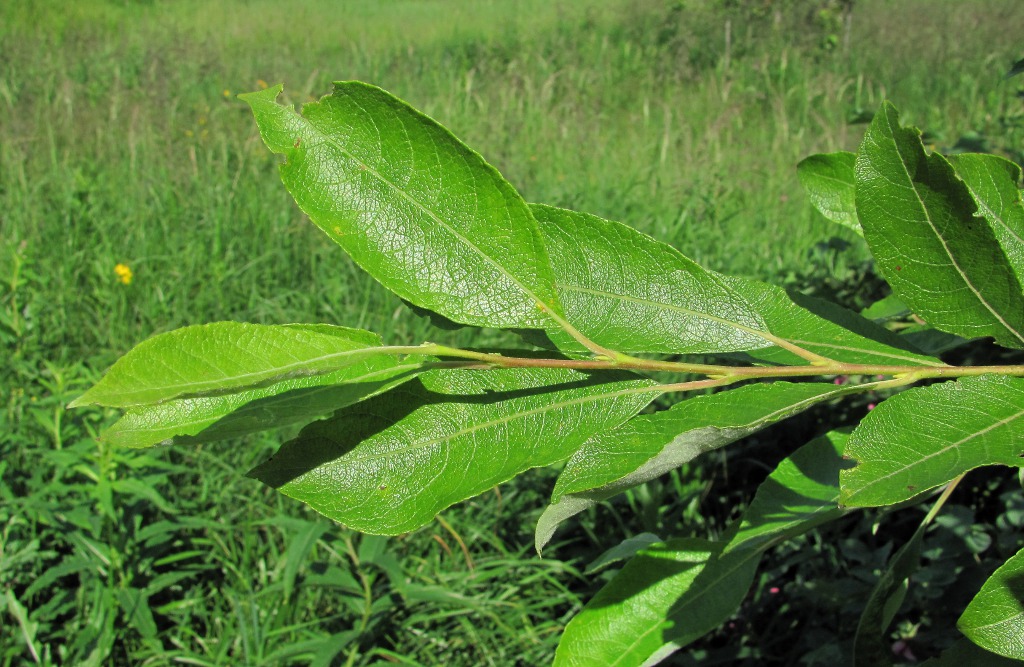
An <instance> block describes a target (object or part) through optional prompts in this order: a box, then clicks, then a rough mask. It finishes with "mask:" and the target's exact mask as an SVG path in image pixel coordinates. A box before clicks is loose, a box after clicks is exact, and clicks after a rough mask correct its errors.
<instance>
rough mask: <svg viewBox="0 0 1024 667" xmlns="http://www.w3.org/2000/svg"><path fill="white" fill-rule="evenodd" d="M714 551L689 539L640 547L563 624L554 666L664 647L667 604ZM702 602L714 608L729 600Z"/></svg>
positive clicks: (606, 660) (628, 661) (618, 662)
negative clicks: (576, 612)
mask: <svg viewBox="0 0 1024 667" xmlns="http://www.w3.org/2000/svg"><path fill="white" fill-rule="evenodd" d="M720 549H721V545H720V544H716V543H713V542H708V541H707V540H698V539H693V538H690V539H677V540H670V541H669V542H667V543H666V544H664V545H659V546H654V547H651V548H649V549H645V550H643V551H641V552H640V553H639V554H637V555H636V556H634V557H633V558H632V559H630V561H629V562H628V563H626V565H625V567H623V568H622V570H621V571H619V573H618V574H617V575H616V576H615V578H614V579H612V580H611V581H610V582H609V583H608V584H607V585H606V586H604V588H602V589H601V590H600V591H599V592H598V593H597V595H595V596H594V597H593V598H592V599H591V600H590V602H588V603H587V605H586V606H585V607H584V608H583V610H582V611H580V613H579V614H577V615H576V616H575V617H574V618H573V619H572V620H571V621H570V622H569V624H568V625H567V626H566V628H565V632H563V633H562V639H561V641H560V642H559V644H558V650H557V651H556V653H555V661H554V667H577V666H578V667H590V666H591V665H602V666H606V667H627V666H628V665H642V664H644V663H645V661H647V659H648V658H650V657H651V656H652V655H653V654H654V653H655V652H656V651H657V650H658V649H660V648H661V647H662V646H663V645H664V640H663V639H662V632H664V631H665V630H666V629H668V627H669V626H670V624H671V623H672V621H670V620H669V614H670V612H671V609H672V605H673V604H674V603H675V601H676V600H678V599H679V596H680V595H682V594H683V593H684V592H685V591H686V590H687V589H688V588H689V587H690V585H691V584H692V583H693V581H694V579H696V578H697V575H698V574H700V572H701V570H703V569H704V567H705V565H706V564H707V562H708V560H709V559H710V558H712V557H713V556H714V555H715V554H716V553H717V552H718V551H719V550H720ZM751 574H752V573H751ZM747 585H748V586H749V582H748V584H747ZM743 592H744V593H745V592H746V589H745V588H744V591H743ZM708 602H709V603H710V605H713V606H716V607H717V606H718V605H720V604H722V603H725V606H731V604H730V603H731V602H732V601H731V600H724V599H722V598H719V599H711V600H708ZM708 611H709V612H711V611H712V610H711V609H709V610H708ZM712 627H714V626H712Z"/></svg>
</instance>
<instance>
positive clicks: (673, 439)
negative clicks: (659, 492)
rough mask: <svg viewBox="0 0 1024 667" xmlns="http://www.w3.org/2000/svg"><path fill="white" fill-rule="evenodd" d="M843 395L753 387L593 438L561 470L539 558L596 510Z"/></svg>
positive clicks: (822, 387) (804, 386) (805, 386)
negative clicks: (567, 524) (572, 521)
mask: <svg viewBox="0 0 1024 667" xmlns="http://www.w3.org/2000/svg"><path fill="white" fill-rule="evenodd" d="M849 391H851V389H849V388H845V387H837V386H835V385H831V384H823V383H800V384H793V383H788V382H773V383H770V384H752V385H747V386H744V387H739V388H737V389H732V390H729V391H723V392H718V393H716V394H710V395H707V396H697V397H694V398H690V399H687V400H685V401H682V402H681V403H677V404H676V405H674V406H672V408H670V409H669V410H664V411H661V412H655V413H652V414H644V415H638V416H636V417H634V418H633V419H630V420H629V421H628V422H626V423H625V424H623V425H622V426H620V427H619V428H617V429H614V430H608V431H603V432H598V433H596V434H595V435H594V437H593V438H591V439H590V440H589V441H588V442H587V443H586V444H585V445H583V447H581V448H580V450H579V451H578V452H576V453H575V454H574V455H573V456H572V458H570V459H569V462H568V463H567V464H566V466H565V468H564V469H563V470H562V473H561V475H560V476H559V478H558V482H556V484H555V489H554V491H553V493H552V498H551V504H550V505H549V506H548V507H547V508H546V509H545V510H544V513H543V514H542V515H541V517H540V519H539V520H538V522H537V528H536V532H535V535H534V540H535V545H536V547H537V551H538V552H539V551H541V550H542V549H543V548H544V546H545V545H546V544H547V543H548V542H549V541H550V540H551V537H552V535H554V532H555V530H556V529H557V528H558V526H559V525H560V524H561V523H563V522H564V521H566V520H567V519H569V518H571V517H573V516H575V515H576V514H579V513H580V512H582V511H584V510H586V509H588V508H590V507H593V506H594V505H596V504H597V503H599V502H601V501H603V500H606V499H608V498H610V497H612V496H614V495H616V494H619V493H622V492H623V491H625V490H626V489H629V488H632V487H634V486H636V485H637V484H641V483H643V482H646V481H648V480H651V479H654V478H655V477H658V476H659V475H662V474H664V473H666V472H668V471H669V470H672V469H674V468H678V467H679V466H681V465H683V464H684V463H687V462H689V461H692V460H693V459H695V458H696V457H698V456H700V455H701V454H703V453H704V452H707V451H711V450H714V449H718V448H719V447H724V446H725V445H727V444H729V443H731V442H735V441H737V440H739V439H741V438H744V437H746V436H748V435H750V434H752V433H755V432H757V431H759V430H761V429H762V428H765V427H766V426H769V425H771V424H774V423H775V422H777V421H780V420H782V419H785V418H786V417H789V416H791V415H794V414H797V413H799V412H801V411H803V410H806V409H807V408H809V407H811V406H812V405H815V404H816V403H819V402H821V401H824V400H827V399H829V398H832V397H835V396H840V395H842V394H844V393H847V392H849Z"/></svg>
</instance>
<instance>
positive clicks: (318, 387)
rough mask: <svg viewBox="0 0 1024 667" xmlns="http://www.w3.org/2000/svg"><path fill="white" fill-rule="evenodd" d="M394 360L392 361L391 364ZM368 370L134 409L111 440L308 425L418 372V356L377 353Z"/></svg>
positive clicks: (177, 439)
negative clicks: (402, 356)
mask: <svg viewBox="0 0 1024 667" xmlns="http://www.w3.org/2000/svg"><path fill="white" fill-rule="evenodd" d="M389 362H393V363H389ZM364 363H365V365H366V366H368V368H366V372H365V373H363V374H361V375H357V374H354V373H353V369H352V368H344V369H342V370H340V371H334V372H333V373H325V374H323V375H311V376H307V377H300V378H293V379H290V380H285V381H283V382H278V383H276V384H273V385H271V386H269V387H261V388H259V389H249V390H247V391H241V392H238V393H235V394H226V395H224V396H199V397H195V398H182V399H177V400H173V401H166V402H164V403H158V404H156V405H144V406H139V407H135V408H129V409H128V411H127V412H126V413H125V414H124V416H123V417H121V419H119V420H118V421H117V422H115V423H114V424H113V425H112V426H110V427H109V428H107V429H106V430H105V431H103V434H102V438H103V440H105V441H106V442H109V443H112V444H115V445H121V446H125V447H150V446H152V445H157V444H160V445H171V444H198V443H203V442H214V441H217V440H225V439H228V438H238V437H241V436H244V435H248V434H250V433H257V432H260V431H265V430H267V429H271V428H278V427H281V426H287V425H290V424H298V423H305V422H308V421H311V420H313V419H316V418H319V417H323V416H326V415H329V414H331V413H332V412H334V411H335V410H338V409H340V408H343V407H345V406H346V405H351V404H352V403H356V402H357V401H360V400H363V399H364V398H367V397H369V396H373V395H375V394H379V393H381V392H383V391H387V390H388V389H390V388H391V387H394V386H396V385H397V384H400V383H402V382H405V381H406V380H408V379H410V378H412V377H414V376H415V374H416V373H417V372H419V371H420V370H421V369H422V367H423V363H422V361H420V360H419V358H411V357H410V358H407V359H405V360H404V361H402V362H398V361H397V360H396V359H395V358H394V357H391V358H388V357H374V358H372V359H367V360H366V362H364Z"/></svg>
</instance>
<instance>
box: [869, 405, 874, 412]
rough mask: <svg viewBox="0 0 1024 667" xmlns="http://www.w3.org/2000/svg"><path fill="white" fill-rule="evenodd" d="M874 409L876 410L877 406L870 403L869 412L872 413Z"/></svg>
mask: <svg viewBox="0 0 1024 667" xmlns="http://www.w3.org/2000/svg"><path fill="white" fill-rule="evenodd" d="M874 409H875V404H874V403H868V411H869V412H870V411H871V410H874Z"/></svg>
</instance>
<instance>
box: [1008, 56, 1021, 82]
mask: <svg viewBox="0 0 1024 667" xmlns="http://www.w3.org/2000/svg"><path fill="white" fill-rule="evenodd" d="M1021 72H1024V59H1022V60H1018V61H1017V62H1015V63H1013V67H1011V68H1010V71H1009V72H1007V73H1006V78H1007V79H1009V78H1011V77H1014V76H1017V75H1018V74H1020V73H1021Z"/></svg>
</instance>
